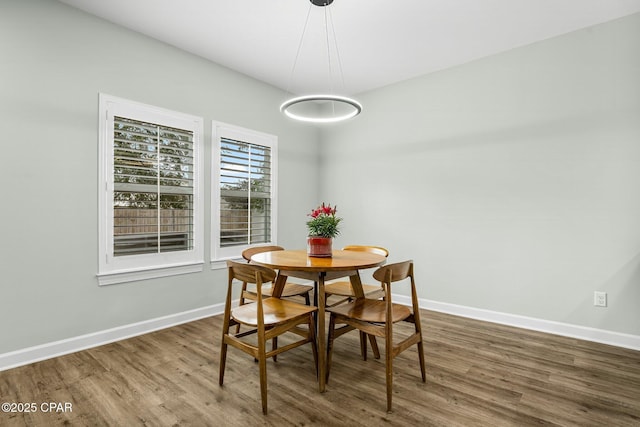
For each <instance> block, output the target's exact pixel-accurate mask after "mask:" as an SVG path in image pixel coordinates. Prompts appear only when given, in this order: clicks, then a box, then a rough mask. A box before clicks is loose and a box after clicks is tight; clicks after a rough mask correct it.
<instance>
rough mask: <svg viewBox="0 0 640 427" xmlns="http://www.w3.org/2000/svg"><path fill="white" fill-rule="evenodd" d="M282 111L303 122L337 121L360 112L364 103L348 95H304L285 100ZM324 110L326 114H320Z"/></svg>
mask: <svg viewBox="0 0 640 427" xmlns="http://www.w3.org/2000/svg"><path fill="white" fill-rule="evenodd" d="M310 104H313V105H310ZM323 104H328V105H323ZM280 111H282V112H283V113H284V114H285V115H286V116H287V117H290V118H292V119H294V120H299V121H301V122H310V123H335V122H341V121H343V120H348V119H350V118H352V117H355V116H357V115H358V114H360V112H361V111H362V104H360V103H359V102H358V101H356V100H355V99H353V98H347V97H346V96H339V95H304V96H298V97H295V98H291V99H289V100H287V101H285V102H283V103H282V105H281V106H280ZM322 111H324V112H325V113H326V114H320V113H321V112H322Z"/></svg>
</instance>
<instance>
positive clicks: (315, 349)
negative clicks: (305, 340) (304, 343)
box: [307, 313, 319, 377]
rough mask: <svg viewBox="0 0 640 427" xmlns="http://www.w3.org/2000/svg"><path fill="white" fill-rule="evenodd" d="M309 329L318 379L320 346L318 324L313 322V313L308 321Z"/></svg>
mask: <svg viewBox="0 0 640 427" xmlns="http://www.w3.org/2000/svg"><path fill="white" fill-rule="evenodd" d="M307 325H308V328H309V340H310V341H311V349H312V351H313V363H314V364H315V366H316V377H317V376H318V372H319V369H318V345H317V344H316V322H315V321H314V320H313V313H309V319H308V320H307Z"/></svg>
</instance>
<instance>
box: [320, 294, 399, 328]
mask: <svg viewBox="0 0 640 427" xmlns="http://www.w3.org/2000/svg"><path fill="white" fill-rule="evenodd" d="M327 311H329V312H331V313H335V314H338V315H342V316H345V317H349V318H351V319H357V320H362V321H363V322H370V323H384V322H385V317H386V302H385V301H381V300H372V299H358V300H355V301H353V302H349V303H346V304H340V305H336V306H334V307H328V308H327ZM409 316H411V310H410V309H409V307H407V306H405V305H401V304H392V305H391V317H392V321H393V323H396V322H399V321H401V320H404V319H406V318H407V317H409Z"/></svg>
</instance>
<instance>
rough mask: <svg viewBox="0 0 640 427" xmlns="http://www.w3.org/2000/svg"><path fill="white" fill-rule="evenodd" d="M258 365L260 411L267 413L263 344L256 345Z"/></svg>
mask: <svg viewBox="0 0 640 427" xmlns="http://www.w3.org/2000/svg"><path fill="white" fill-rule="evenodd" d="M258 347H259V349H258V353H259V354H258V365H259V370H260V398H261V400H262V413H263V414H264V415H267V356H266V354H265V345H264V343H263V344H262V345H259V346H258Z"/></svg>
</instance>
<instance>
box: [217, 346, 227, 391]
mask: <svg viewBox="0 0 640 427" xmlns="http://www.w3.org/2000/svg"><path fill="white" fill-rule="evenodd" d="M226 365H227V344H226V343H225V342H224V336H223V337H222V347H221V348H220V374H219V377H218V383H219V384H220V385H222V383H223V382H224V369H225V367H226Z"/></svg>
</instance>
